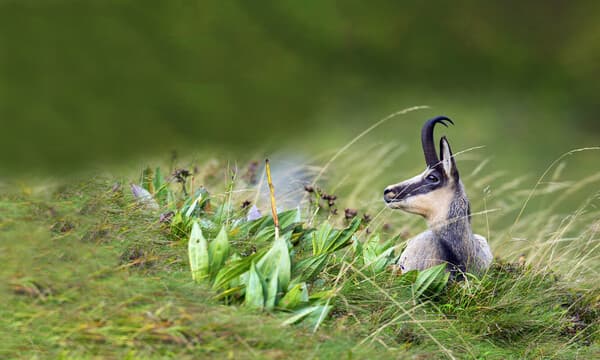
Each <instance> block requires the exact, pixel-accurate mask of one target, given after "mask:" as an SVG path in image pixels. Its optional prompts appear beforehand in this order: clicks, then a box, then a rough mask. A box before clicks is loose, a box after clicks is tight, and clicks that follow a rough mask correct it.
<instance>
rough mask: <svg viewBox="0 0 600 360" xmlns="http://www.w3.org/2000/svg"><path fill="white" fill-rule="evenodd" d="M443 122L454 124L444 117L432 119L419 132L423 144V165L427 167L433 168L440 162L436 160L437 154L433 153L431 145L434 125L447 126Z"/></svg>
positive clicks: (433, 146) (433, 147) (433, 149)
mask: <svg viewBox="0 0 600 360" xmlns="http://www.w3.org/2000/svg"><path fill="white" fill-rule="evenodd" d="M444 121H448V122H450V124H452V125H454V122H452V120H450V119H449V118H447V117H445V116H438V117H434V118H433V119H429V120H427V121H426V122H425V125H423V129H422V130H421V144H423V154H425V163H427V166H429V167H434V166H435V165H436V164H438V163H439V162H440V159H438V156H437V153H436V151H435V145H434V144H433V128H434V127H435V124H437V123H440V124H442V125H444V126H448V124H446V123H445V122H444Z"/></svg>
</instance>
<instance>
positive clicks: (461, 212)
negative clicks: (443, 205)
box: [428, 184, 471, 236]
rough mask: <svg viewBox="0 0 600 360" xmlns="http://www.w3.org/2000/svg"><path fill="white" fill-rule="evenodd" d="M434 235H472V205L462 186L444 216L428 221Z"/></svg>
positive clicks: (459, 186) (458, 187)
mask: <svg viewBox="0 0 600 360" xmlns="http://www.w3.org/2000/svg"><path fill="white" fill-rule="evenodd" d="M428 223H429V227H430V228H431V230H432V231H433V232H434V233H441V234H444V235H446V236H447V235H448V234H449V233H453V234H461V235H463V236H464V235H470V233H471V205H470V203H469V199H468V198H467V194H466V193H465V191H464V188H463V186H462V184H458V186H457V189H456V190H455V191H454V194H453V197H452V200H451V201H450V203H449V204H448V206H447V209H445V211H444V214H443V216H441V217H439V218H436V219H429V220H428Z"/></svg>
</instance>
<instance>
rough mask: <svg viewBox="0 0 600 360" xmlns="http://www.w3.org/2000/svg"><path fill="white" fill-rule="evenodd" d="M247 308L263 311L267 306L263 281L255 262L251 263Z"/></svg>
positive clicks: (247, 287) (247, 285)
mask: <svg viewBox="0 0 600 360" xmlns="http://www.w3.org/2000/svg"><path fill="white" fill-rule="evenodd" d="M246 306H248V307H251V308H254V309H262V308H263V307H264V306H265V292H264V284H263V279H262V277H261V276H260V273H259V272H258V270H257V269H256V265H255V264H254V262H252V263H251V265H250V271H248V281H247V284H246Z"/></svg>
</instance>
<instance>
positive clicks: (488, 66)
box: [0, 0, 600, 176]
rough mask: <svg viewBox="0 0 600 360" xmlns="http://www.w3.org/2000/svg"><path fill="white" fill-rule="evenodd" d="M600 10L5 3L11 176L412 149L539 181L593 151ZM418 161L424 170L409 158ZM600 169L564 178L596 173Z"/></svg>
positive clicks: (1, 87)
mask: <svg viewBox="0 0 600 360" xmlns="http://www.w3.org/2000/svg"><path fill="white" fill-rule="evenodd" d="M598 14H600V2H598V1H579V2H559V1H546V2H522V1H487V2H480V1H459V2H415V3H408V2H399V1H371V2H369V3H365V2H363V1H344V2H339V1H335V2H334V1H321V0H320V1H313V0H310V1H302V2H298V1H281V0H280V1H191V0H188V1H176V0H170V1H127V0H120V1H119V0H112V1H111V0H102V1H93V0H89V1H66V0H62V1H61V0H45V1H42V0H39V1H33V0H15V1H10V0H0V121H1V125H2V126H1V131H0V172H1V174H2V175H3V176H9V175H15V174H17V175H20V174H26V173H32V172H33V173H39V174H46V173H66V172H72V171H75V170H79V169H82V168H83V169H84V168H89V167H96V166H99V165H101V164H110V163H115V162H123V161H124V160H127V159H139V158H140V157H147V156H160V155H161V154H166V153H168V152H170V151H171V150H172V149H179V151H180V152H186V151H192V150H202V149H203V150H206V149H208V150H210V151H214V153H215V154H219V153H221V154H222V153H227V154H228V155H227V156H229V155H231V156H232V157H236V156H241V157H243V156H246V154H248V153H252V154H256V153H260V154H266V153H270V152H272V151H284V150H287V151H293V152H304V153H306V154H307V156H311V155H313V154H318V153H319V152H321V151H327V150H331V149H337V148H340V147H341V146H343V145H344V144H345V143H346V142H348V141H349V140H350V139H352V138H353V137H354V136H355V135H356V134H357V133H359V132H360V131H362V130H363V129H365V128H367V127H368V126H369V125H371V124H372V123H374V122H375V121H377V120H378V119H380V118H382V117H384V116H386V115H387V114H389V113H391V112H394V111H397V110H400V109H402V108H406V107H410V106H414V105H423V104H426V105H430V106H432V109H430V110H426V111H419V112H414V113H411V114H410V115H407V116H404V117H400V118H397V119H394V120H391V121H390V122H388V123H386V124H384V125H383V126H382V127H380V128H378V129H377V130H375V131H374V132H373V133H371V134H369V136H368V137H367V138H366V139H364V141H367V142H369V141H370V142H381V143H389V142H396V143H398V144H407V145H408V146H409V148H408V154H411V156H405V157H404V159H405V160H406V161H413V160H414V163H413V164H411V166H414V164H421V163H422V159H421V155H420V153H419V148H418V144H419V137H418V131H419V128H420V126H421V124H422V122H423V121H424V120H426V119H427V118H429V117H431V116H434V115H439V114H445V115H447V116H450V117H452V118H453V119H454V120H455V121H456V124H457V126H456V127H454V128H452V129H448V130H446V133H447V134H448V135H449V137H450V139H451V142H452V144H453V146H454V148H455V151H456V150H461V149H465V148H469V147H473V146H480V145H485V146H486V147H485V149H481V150H477V151H476V154H477V156H480V158H482V159H483V158H491V159H493V160H494V161H495V165H494V166H495V167H497V168H504V169H507V168H508V169H509V170H511V171H527V172H528V173H529V172H531V173H534V174H538V173H541V172H542V171H543V170H544V169H545V168H546V167H547V165H548V164H549V163H550V162H551V161H552V160H553V159H555V158H557V157H558V156H559V155H560V154H562V153H564V152H565V151H568V150H570V149H573V148H577V147H584V146H592V145H600V137H599V135H600V119H599V118H598V114H599V113H600V101H599V99H598V95H599V94H600V21H598ZM413 155H414V156H413ZM598 158H599V156H598V153H597V152H587V153H583V154H579V155H577V156H576V157H574V159H573V161H572V162H571V163H570V164H572V165H571V167H570V169H569V170H570V172H569V174H572V176H581V175H582V174H584V173H586V172H591V171H597V170H598V164H599V163H600V162H599V161H597V160H598Z"/></svg>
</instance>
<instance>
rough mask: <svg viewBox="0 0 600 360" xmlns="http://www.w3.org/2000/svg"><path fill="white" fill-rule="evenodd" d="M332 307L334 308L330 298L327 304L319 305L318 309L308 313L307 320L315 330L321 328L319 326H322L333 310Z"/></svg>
mask: <svg viewBox="0 0 600 360" xmlns="http://www.w3.org/2000/svg"><path fill="white" fill-rule="evenodd" d="M331 309H332V306H331V305H329V300H328V301H327V303H326V304H325V305H321V306H319V307H318V309H315V311H313V312H312V313H310V314H309V315H308V318H307V319H306V320H307V321H308V322H309V323H310V325H311V326H312V328H313V330H312V331H313V332H317V330H318V329H319V326H321V324H322V323H323V321H325V318H326V317H327V315H329V312H330V311H331Z"/></svg>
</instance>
